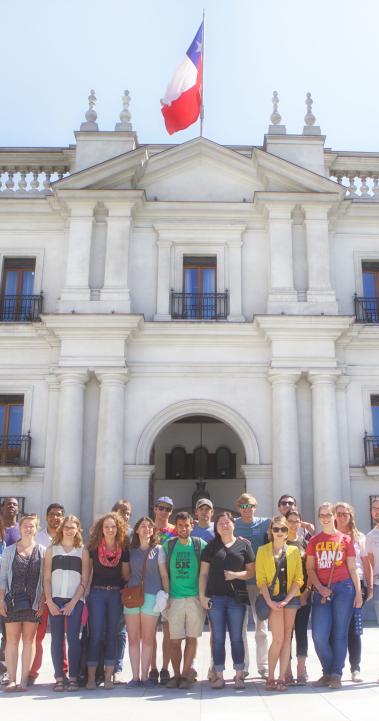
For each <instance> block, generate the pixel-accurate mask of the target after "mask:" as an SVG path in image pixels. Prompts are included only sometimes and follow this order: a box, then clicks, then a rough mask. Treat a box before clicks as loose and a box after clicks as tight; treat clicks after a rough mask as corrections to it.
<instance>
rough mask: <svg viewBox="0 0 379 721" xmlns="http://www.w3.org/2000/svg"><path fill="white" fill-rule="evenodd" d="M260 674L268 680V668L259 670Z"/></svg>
mask: <svg viewBox="0 0 379 721" xmlns="http://www.w3.org/2000/svg"><path fill="white" fill-rule="evenodd" d="M258 674H259V675H260V677H261V678H268V668H259V669H258Z"/></svg>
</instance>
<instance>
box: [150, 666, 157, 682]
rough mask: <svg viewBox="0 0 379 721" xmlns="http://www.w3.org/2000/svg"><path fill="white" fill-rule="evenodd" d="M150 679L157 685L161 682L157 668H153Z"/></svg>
mask: <svg viewBox="0 0 379 721" xmlns="http://www.w3.org/2000/svg"><path fill="white" fill-rule="evenodd" d="M149 679H150V681H153V682H154V683H155V684H157V683H158V681H159V671H158V669H157V668H151V669H150V671H149Z"/></svg>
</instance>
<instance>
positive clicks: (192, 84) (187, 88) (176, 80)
mask: <svg viewBox="0 0 379 721" xmlns="http://www.w3.org/2000/svg"><path fill="white" fill-rule="evenodd" d="M203 37H204V21H203V22H202V23H201V25H200V27H199V29H198V31H197V33H196V35H195V37H194V39H193V41H192V43H191V45H190V46H189V48H188V50H187V52H186V54H185V56H184V59H183V60H182V62H181V63H180V65H178V67H177V68H176V71H175V73H174V75H173V77H172V79H171V81H170V83H169V84H168V86H167V90H166V95H165V97H164V98H163V99H162V100H161V105H162V115H163V117H164V121H165V125H166V129H167V132H168V133H169V134H170V135H172V134H173V133H176V132H177V131H178V130H184V128H188V126H189V125H192V123H195V122H196V120H197V119H198V117H199V114H200V109H201V102H202V94H203V88H202V84H203Z"/></svg>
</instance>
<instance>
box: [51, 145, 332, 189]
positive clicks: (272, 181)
mask: <svg viewBox="0 0 379 721" xmlns="http://www.w3.org/2000/svg"><path fill="white" fill-rule="evenodd" d="M54 185H55V187H56V188H57V190H59V189H65V190H66V189H67V190H110V191H111V190H130V189H133V190H143V191H144V192H145V194H146V197H147V199H158V200H162V201H210V202H212V201H213V202H241V201H243V200H244V201H247V202H251V201H252V200H253V198H254V195H255V193H256V192H262V191H266V192H267V191H269V192H271V191H272V192H275V191H276V192H278V191H279V192H287V193H292V192H297V193H304V192H306V193H309V192H313V193H314V192H316V193H325V192H328V193H333V192H334V193H337V195H338V194H339V191H340V189H339V187H338V186H337V184H336V183H334V182H333V181H331V180H329V179H328V178H325V177H323V176H320V175H317V174H316V173H314V172H311V171H310V170H306V169H304V168H301V167H299V166H297V165H295V164H293V163H291V162H289V161H287V160H283V159H281V158H278V157H276V156H274V155H271V154H270V153H267V152H266V151H265V150H262V149H260V148H251V149H248V150H247V149H244V152H241V151H240V150H238V149H236V150H234V149H232V148H229V147H225V146H222V145H219V144H217V143H214V142H213V141H210V140H207V139H206V138H195V139H194V140H190V141H188V142H186V143H182V144H180V145H175V146H169V147H168V148H167V149H165V148H163V149H159V152H156V150H154V149H153V146H140V147H139V148H137V149H136V150H132V151H130V152H128V153H124V154H122V155H119V156H117V157H115V158H111V159H109V160H106V161H104V162H102V163H99V164H97V165H94V166H92V167H90V168H86V169H85V170H81V171H79V172H77V173H72V174H71V175H70V176H68V177H66V178H64V179H63V180H60V181H59V182H57V183H55V184H54Z"/></svg>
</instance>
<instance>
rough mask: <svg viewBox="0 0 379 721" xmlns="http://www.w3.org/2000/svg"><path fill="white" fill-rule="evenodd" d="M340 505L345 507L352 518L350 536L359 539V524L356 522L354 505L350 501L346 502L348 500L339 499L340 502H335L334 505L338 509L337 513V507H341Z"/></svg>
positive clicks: (355, 539)
mask: <svg viewBox="0 0 379 721" xmlns="http://www.w3.org/2000/svg"><path fill="white" fill-rule="evenodd" d="M339 506H342V508H344V509H345V510H346V511H347V512H348V513H349V514H350V520H349V523H348V526H349V533H350V536H351V537H352V539H353V541H358V539H359V531H358V528H357V525H356V523H355V511H354V507H353V506H351V505H350V503H346V501H338V503H335V505H334V507H335V509H336V513H337V508H339Z"/></svg>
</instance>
